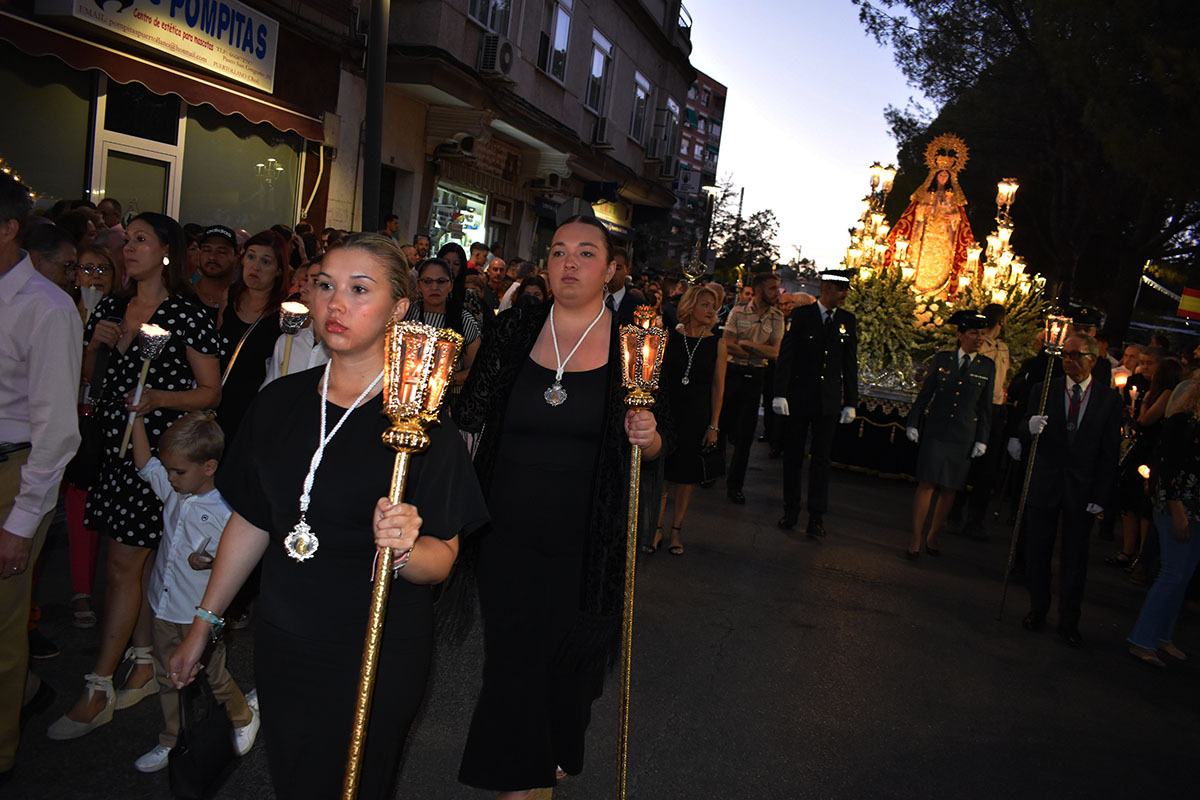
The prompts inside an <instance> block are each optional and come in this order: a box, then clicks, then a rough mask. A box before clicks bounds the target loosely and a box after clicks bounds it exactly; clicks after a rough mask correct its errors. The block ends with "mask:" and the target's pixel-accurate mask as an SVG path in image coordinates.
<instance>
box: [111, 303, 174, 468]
mask: <svg viewBox="0 0 1200 800" xmlns="http://www.w3.org/2000/svg"><path fill="white" fill-rule="evenodd" d="M170 338H171V332H170V331H168V330H166V329H164V328H160V327H158V326H157V325H151V324H150V323H148V322H147V323H146V324H145V325H142V327H141V330H139V331H138V340H137V342H138V350H139V351H140V352H141V354H142V372H141V375H139V376H138V382H137V389H135V390H134V392H133V404H134V405H135V406H136V405H137V404H138V403H140V402H142V392H143V391H144V390H145V388H146V376H147V375H149V374H150V362H151V361H153V360H154V359H156V358H158V357H159V356H160V355H162V351H163V350H164V349H166V347H167V341H168V340H169V339H170ZM136 418H137V412H136V411H130V412H129V419H128V420H127V421H126V422H125V434H124V435H123V436H122V437H121V449H120V450H119V451H117V457H118V458H124V457H125V451H126V450H128V449H129V438H130V437H131V436H133V421H134V419H136Z"/></svg>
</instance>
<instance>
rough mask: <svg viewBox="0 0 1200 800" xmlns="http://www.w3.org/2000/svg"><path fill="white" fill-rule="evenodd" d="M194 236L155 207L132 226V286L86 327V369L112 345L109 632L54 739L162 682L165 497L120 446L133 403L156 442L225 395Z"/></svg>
mask: <svg viewBox="0 0 1200 800" xmlns="http://www.w3.org/2000/svg"><path fill="white" fill-rule="evenodd" d="M186 241H187V240H186V238H185V236H184V233H183V229H182V228H181V227H179V223H177V222H175V220H173V219H171V218H170V217H167V216H165V215H163V214H155V213H151V212H147V213H144V214H140V215H138V216H137V217H135V218H134V219H133V220H131V221H130V223H129V225H128V226H127V227H126V228H125V246H124V248H123V251H124V256H125V272H126V274H127V275H128V276H129V279H130V281H131V282H132V286H131V288H132V294H131V295H129V296H123V295H119V294H113V295H110V296H108V297H106V298H104V299H103V300H101V301H100V304H99V305H98V306H97V307H96V311H95V313H93V314H92V319H91V321H90V322H89V323H88V326H87V328H85V329H84V340H85V341H86V342H87V349H86V350H85V351H84V357H83V375H84V379H85V380H87V381H88V382H89V383H92V384H95V383H97V382H99V379H100V376H99V375H96V374H94V372H95V368H96V364H97V356H98V355H99V354H100V353H102V352H104V353H106V354H107V356H106V357H107V367H106V368H105V374H104V395H103V397H102V398H101V399H100V401H99V403H98V404H97V406H96V408H95V412H94V413H96V414H98V415H99V416H100V418H101V420H102V422H103V424H104V427H105V431H104V434H105V452H104V459H103V461H102V463H101V467H100V476H99V478H98V479H97V480H96V482H95V484H93V487H92V491H91V492H90V493H89V495H88V501H87V514H86V520H85V522H86V523H87V524H88V525H89V526H90V527H92V528H95V529H96V530H98V531H100V532H102V533H105V534H107V535H108V536H109V537H111V538H112V541H111V542H110V543H109V546H108V557H107V563H106V565H105V569H106V576H107V579H106V583H107V590H106V595H105V603H104V626H103V636H102V638H101V641H100V650H99V653H98V654H97V656H96V662H95V667H94V668H93V671H92V672H91V673H89V674H88V675H87V690H86V691H85V692H84V693H83V694H82V695H81V696H80V698H79V699H78V701H77V702H76V703H75V705H74V706H72V707H71V709H70V710H69V711H68V712H67V713H66V714H65V715H64V716H63V717H61V718H60V719H59V720H58V721H56V722H55V723H54V724H52V725H51V726H50V729H49V731H48V734H49V736H50V738H52V739H75V738H78V737H80V736H83V735H84V734H86V733H88V732H90V731H92V730H93V729H95V728H97V727H99V726H100V725H104V724H106V723H108V722H110V721H111V720H112V716H113V711H114V709H116V708H128V707H129V706H131V705H133V704H134V703H137V702H138V701H140V700H141V699H142V698H144V697H146V696H148V695H151V694H154V693H155V692H157V691H158V687H157V684H156V683H155V680H154V668H153V662H152V659H151V657H150V640H151V621H152V619H151V615H150V613H149V610H148V608H147V607H146V604H145V602H144V600H145V598H144V597H143V593H142V586H143V583H142V578H143V574H144V573H145V572H146V571H147V570H148V569H149V566H150V563H151V558H152V555H153V553H154V549H155V548H156V547H157V545H158V540H159V537H160V535H161V533H162V504H161V503H160V502H159V501H158V499H157V498H156V497H155V496H154V493H153V492H152V491H151V490H150V488H149V485H148V484H146V483H145V482H144V481H142V480H141V479H139V478H138V477H137V470H136V469H135V467H134V465H133V460H132V459H131V458H129V457H126V458H121V457H119V455H118V451H119V449H120V444H121V440H122V438H123V435H124V432H125V427H126V420H127V416H128V413H129V412H130V411H137V412H138V413H141V414H143V415H144V416H145V420H146V431H147V433H148V434H149V436H150V442H151V445H152V446H156V445H157V442H158V437H159V436H161V435H162V434H163V433H164V432H165V431H166V430H167V428H169V427H170V426H171V423H173V422H174V421H175V420H176V419H178V418H179V417H180V416H182V415H183V414H184V413H186V412H188V411H199V410H203V409H206V408H212V407H213V406H215V405H216V404H217V403H218V402H220V399H221V382H220V374H219V368H218V364H217V356H218V354H219V352H220V344H219V339H218V337H217V332H216V330H215V329H214V328H213V325H212V322H211V321H210V319H209V317H208V316H207V315H206V314H205V312H204V309H203V308H201V307H200V306H199V305H198V304H197V303H196V302H195V301H194V300H193V299H192V294H191V290H190V285H189V283H188V282H187V279H186V277H185V275H184V270H185V267H186V261H187V256H186ZM149 324H152V325H156V326H158V327H159V328H162V329H163V330H165V331H167V332H168V333H169V334H170V338H169V339H168V341H167V344H166V349H165V350H164V351H163V352H162V354H161V355H160V356H159V357H158V358H156V359H154V360H153V361H152V362H151V363H150V368H149V372H148V375H147V380H146V388H145V389H144V391H143V392H142V394H141V398H140V399H139V401H138V403H137V405H136V406H134V405H133V404H132V403H131V402H130V401H131V400H132V398H133V396H134V393H135V390H136V387H137V384H138V377H139V374H140V373H141V369H142V352H141V347H142V345H141V344H140V342H139V339H138V333H139V331H141V329H142V327H143V326H144V325H149ZM131 637H132V640H133V648H132V655H133V658H134V666H133V669H132V671H131V672H130V673H129V676H128V677H127V678H126V681H125V688H122V689H120V690H119V691H117V690H115V688H114V686H113V683H112V676H113V673H114V672H115V671H116V668H117V666H118V665H119V664H120V662H121V659H122V653H123V652H124V651H125V645H126V644H127V643H128V642H129V641H130V638H131Z"/></svg>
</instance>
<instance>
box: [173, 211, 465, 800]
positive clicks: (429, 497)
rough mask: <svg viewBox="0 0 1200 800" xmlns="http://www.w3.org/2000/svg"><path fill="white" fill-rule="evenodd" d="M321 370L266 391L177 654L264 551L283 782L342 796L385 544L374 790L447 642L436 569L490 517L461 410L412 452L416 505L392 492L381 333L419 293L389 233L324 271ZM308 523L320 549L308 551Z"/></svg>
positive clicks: (370, 776) (277, 760)
mask: <svg viewBox="0 0 1200 800" xmlns="http://www.w3.org/2000/svg"><path fill="white" fill-rule="evenodd" d="M313 280H314V281H315V283H316V286H315V290H314V292H313V293H312V314H313V321H314V324H316V325H317V326H319V329H320V330H321V335H322V339H323V341H324V342H325V345H326V346H327V347H328V348H329V352H330V361H329V363H328V364H326V365H325V366H324V367H317V368H314V369H310V370H307V371H305V372H300V373H296V374H293V375H288V376H285V377H283V378H280V379H279V380H276V381H273V382H272V383H270V384H269V385H268V386H267V387H266V388H264V389H263V391H262V392H261V393H260V394H259V396H258V398H257V399H256V400H255V402H254V404H253V405H251V407H250V409H249V411H248V412H247V413H246V417H245V419H244V420H243V422H242V425H241V427H240V429H239V431H238V436H237V439H236V440H235V441H234V443H233V447H232V449H231V450H230V451H229V453H228V455H227V457H226V459H225V461H224V463H222V465H221V467H220V469H219V470H218V472H217V488H218V489H219V490H220V491H221V494H222V495H223V496H224V497H225V500H226V501H227V502H228V503H229V505H230V506H231V507H232V508H233V510H234V515H233V517H232V519H230V521H229V524H228V525H227V526H226V527H225V531H224V533H223V534H222V536H221V545H220V548H219V549H218V551H217V557H216V561H215V562H214V565H213V574H212V578H211V579H210V581H209V584H208V589H207V591H206V592H205V594H204V600H203V601H202V603H201V605H200V607H199V608H197V610H196V621H195V623H194V624H193V625H192V628H191V630H190V631H189V633H188V636H187V638H186V639H185V640H184V642H183V644H181V645H180V646H179V648H178V649H177V650H176V651H175V654H174V655H173V656H172V657H171V661H170V669H171V673H172V676H173V678H174V680H175V682H176V685H177V686H184V685H186V684H188V683H190V682H191V681H192V680H193V679H194V678H195V676H196V673H197V671H198V669H199V666H200V660H201V656H202V654H203V652H204V649H205V645H206V644H207V642H208V639H209V636H210V634H211V632H212V630H213V628H214V627H217V628H219V627H220V626H221V625H222V624H223V620H221V619H220V615H221V614H223V613H224V612H225V608H226V606H227V605H228V604H229V602H230V601H231V600H232V599H233V597H234V595H235V594H236V592H237V590H238V588H239V587H240V586H241V585H242V582H243V581H245V579H246V576H247V575H249V574H250V571H251V570H252V569H253V568H254V566H255V564H257V563H258V561H259V559H262V562H263V570H262V588H261V592H260V594H259V598H258V611H257V613H256V614H255V626H256V627H255V647H254V676H255V682H256V684H257V689H258V697H259V704H260V707H261V709H262V720H263V722H262V731H263V735H264V736H263V738H264V740H265V742H266V745H267V764H268V767H269V768H270V773H271V782H272V783H273V784H274V787H275V794H276V796H277V797H279V798H287V800H296V799H297V798H298V799H299V800H304V798H312V800H328V798H331V797H338V796H340V794H341V791H340V789H341V784H342V775H343V770H344V768H345V763H346V753H347V748H348V746H349V742H350V732H351V727H352V723H353V718H354V702H355V698H356V696H357V687H358V671H359V665H360V661H361V656H362V646H363V635H364V633H365V632H366V624H367V612H368V608H369V603H370V596H371V580H370V578H371V575H372V562H373V559H374V557H375V553H376V548H377V547H379V546H387V547H391V548H393V550H394V552H396V553H398V554H400V555H399V557H398V563H399V564H400V565H402V568H401V570H400V572H399V573H398V574H399V579H398V580H395V581H394V582H393V583H392V588H391V592H390V596H389V598H388V611H387V618H386V622H385V626H384V632H383V642H382V646H381V653H380V660H379V680H378V682H377V683H376V685H375V695H374V700H373V703H372V713H371V718H370V724H369V726H368V730H367V741H366V748H365V758H364V762H363V768H362V782H361V784H360V789H359V793H358V796H359V797H360V798H385V797H391V796H392V792H393V784H394V782H395V778H396V769H397V765H398V762H399V759H400V753H401V750H402V748H403V746H404V741H405V737H406V736H407V734H408V729H409V726H410V725H411V723H412V720H413V717H414V716H415V715H416V712H417V708H418V707H419V705H420V702H421V698H422V696H423V695H424V692H425V684H426V679H427V677H428V674H429V665H430V657H431V651H432V643H433V594H432V589H431V584H435V583H438V582H440V581H442V580H444V579H445V577H446V576H447V575H448V574H449V572H450V567H451V565H453V563H454V559H455V557H456V555H457V553H458V536H459V534H460V533H465V532H467V531H469V530H471V529H472V528H474V527H477V526H478V525H479V524H481V523H482V522H483V521H484V520H485V519H486V509H485V508H484V504H483V498H482V496H481V494H480V492H479V485H478V483H477V482H476V480H475V475H474V473H473V471H472V469H471V462H470V458H469V456H468V454H467V451H466V449H465V448H464V447H463V445H462V439H461V438H460V436H459V435H458V431H457V430H456V428H455V427H454V423H453V422H451V421H450V420H449V417H448V415H443V419H442V420H441V422H440V423H439V424H438V425H435V426H434V427H432V428H431V429H430V430H429V438H430V440H431V443H430V446H429V448H428V449H427V450H425V451H424V452H422V453H420V454H418V455H415V456H413V458H412V460H411V466H410V470H409V477H408V485H407V489H406V498H405V499H406V502H404V503H401V504H399V505H396V506H393V505H391V504H390V503H389V502H388V501H387V499H386V496H387V494H388V489H389V486H390V481H391V474H392V463H393V459H394V456H395V453H393V452H392V450H390V449H389V448H388V447H387V446H386V445H384V444H383V441H382V440H381V438H380V437H381V435H382V434H383V432H384V431H385V430H386V429H387V428H388V426H389V424H388V421H387V418H386V417H385V416H384V415H383V413H382V410H383V398H382V396H381V390H382V380H381V379H382V375H383V368H384V361H385V351H384V331H385V330H386V328H387V325H388V323H389V321H390V320H391V319H393V318H397V319H399V318H403V316H404V313H405V312H406V311H407V310H408V305H409V302H410V301H411V300H412V298H413V296H414V295H415V292H414V291H413V286H412V278H411V276H410V273H409V270H408V268H407V266H406V265H405V263H404V261H403V257H402V256H401V254H400V251H399V249H397V247H396V245H395V244H394V243H392V242H391V240H389V239H387V238H385V237H382V236H379V235H377V234H360V235H357V236H352V237H350V238H349V239H348V240H346V241H345V242H344V243H343V244H341V245H339V246H337V247H334V248H333V249H331V250H330V251H329V252H328V253H326V255H325V257H324V258H323V259H322V261H321V265H320V268H319V271H318V272H317V273H316V275H314V276H313ZM302 522H303V523H304V524H305V525H307V526H308V528H309V529H310V530H311V535H312V536H314V537H315V539H316V541H315V548H314V547H312V546H310V547H308V548H303V549H301V548H298V547H297V546H296V542H297V539H298V538H301V537H303V535H304V534H303V532H302V529H301V527H300V524H301V523H302Z"/></svg>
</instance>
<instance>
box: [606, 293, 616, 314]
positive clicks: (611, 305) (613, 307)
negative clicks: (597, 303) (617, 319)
mask: <svg viewBox="0 0 1200 800" xmlns="http://www.w3.org/2000/svg"><path fill="white" fill-rule="evenodd" d="M604 305H605V306H607V307H608V310H609V311H616V310H617V307H616V304H614V303H613V296H612V295H611V294H606V295H604Z"/></svg>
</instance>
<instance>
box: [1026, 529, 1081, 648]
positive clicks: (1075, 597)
mask: <svg viewBox="0 0 1200 800" xmlns="http://www.w3.org/2000/svg"><path fill="white" fill-rule="evenodd" d="M1025 515H1026V518H1027V519H1028V525H1026V526H1025V547H1026V551H1025V586H1026V588H1028V589H1029V607H1030V610H1031V611H1033V612H1034V613H1036V614H1045V613H1046V612H1048V611H1049V610H1050V576H1051V566H1050V562H1051V560H1052V559H1053V558H1054V541H1055V539H1057V538H1058V528H1059V520H1060V518H1061V521H1062V548H1061V551H1060V553H1059V571H1058V584H1059V585H1058V623H1059V624H1060V625H1078V624H1079V613H1080V612H1079V609H1080V605H1081V604H1082V603H1083V585H1084V583H1085V582H1086V581H1087V566H1088V535H1089V534H1090V533H1091V530H1092V515H1091V514H1089V513H1087V512H1086V511H1084V510H1083V509H1078V510H1076V509H1070V510H1068V509H1066V508H1034V507H1033V506H1027V507H1026V509H1025Z"/></svg>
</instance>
